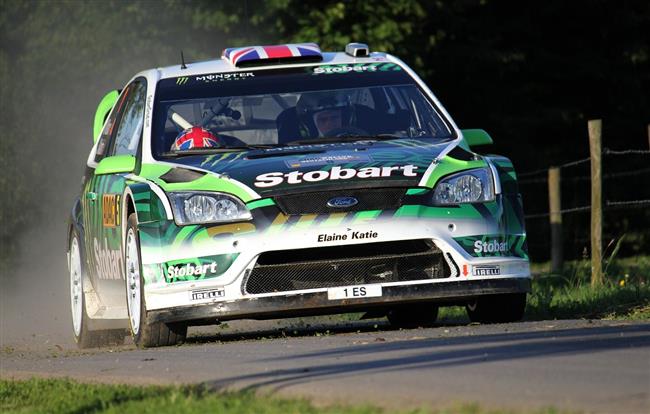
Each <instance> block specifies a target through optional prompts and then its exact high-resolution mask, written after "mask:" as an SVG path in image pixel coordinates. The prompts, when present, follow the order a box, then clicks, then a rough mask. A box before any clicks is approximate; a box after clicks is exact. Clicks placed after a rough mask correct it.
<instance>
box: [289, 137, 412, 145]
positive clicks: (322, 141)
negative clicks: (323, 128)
mask: <svg viewBox="0 0 650 414" xmlns="http://www.w3.org/2000/svg"><path fill="white" fill-rule="evenodd" d="M400 138H402V137H400V136H399V135H393V134H377V135H339V136H335V137H320V138H313V139H301V140H298V141H291V142H287V145H309V144H325V143H329V142H354V141H387V140H391V139H400Z"/></svg>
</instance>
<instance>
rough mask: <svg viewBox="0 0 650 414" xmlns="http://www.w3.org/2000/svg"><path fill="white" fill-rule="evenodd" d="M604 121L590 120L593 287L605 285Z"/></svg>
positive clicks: (588, 124)
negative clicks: (602, 164) (602, 162)
mask: <svg viewBox="0 0 650 414" xmlns="http://www.w3.org/2000/svg"><path fill="white" fill-rule="evenodd" d="M602 126H603V124H602V120H600V119H595V120H590V121H589V122H588V123H587V129H588V130H589V153H590V156H591V286H592V287H596V286H600V285H602V284H603V268H602V265H603V251H602V249H603V244H602V238H603V205H602V169H601V159H602V150H601V136H602Z"/></svg>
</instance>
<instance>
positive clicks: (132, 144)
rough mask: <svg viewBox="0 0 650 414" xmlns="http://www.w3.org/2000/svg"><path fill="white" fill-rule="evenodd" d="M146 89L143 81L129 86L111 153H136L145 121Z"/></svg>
mask: <svg viewBox="0 0 650 414" xmlns="http://www.w3.org/2000/svg"><path fill="white" fill-rule="evenodd" d="M146 89H147V88H146V84H145V83H144V82H143V81H135V82H134V83H133V84H132V85H131V86H129V95H128V96H127V97H126V101H125V104H124V110H123V112H122V115H121V116H120V120H119V123H118V126H117V132H116V134H115V139H114V142H115V144H114V145H113V149H112V151H111V155H135V154H136V152H137V150H138V144H139V143H140V137H141V136H142V124H143V123H144V108H145V105H144V102H145V95H146Z"/></svg>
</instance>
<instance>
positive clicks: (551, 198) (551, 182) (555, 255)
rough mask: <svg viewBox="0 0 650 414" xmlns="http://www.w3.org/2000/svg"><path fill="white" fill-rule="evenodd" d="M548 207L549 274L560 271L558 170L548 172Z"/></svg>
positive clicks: (560, 221)
mask: <svg viewBox="0 0 650 414" xmlns="http://www.w3.org/2000/svg"><path fill="white" fill-rule="evenodd" d="M548 206H549V212H550V213H551V214H550V217H549V220H550V224H551V272H552V273H560V272H561V271H562V264H563V263H562V260H563V257H562V256H563V255H562V213H560V210H562V199H561V197H560V168H559V167H551V168H550V169H549V170H548Z"/></svg>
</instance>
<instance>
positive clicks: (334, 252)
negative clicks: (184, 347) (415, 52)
mask: <svg viewBox="0 0 650 414" xmlns="http://www.w3.org/2000/svg"><path fill="white" fill-rule="evenodd" d="M94 129H95V130H94V138H95V141H94V145H93V148H92V150H91V152H90V154H89V156H88V161H87V168H86V172H85V176H84V179H83V184H82V189H81V194H80V196H79V198H78V200H77V201H76V202H75V203H74V206H73V208H72V212H71V216H70V224H69V230H68V234H67V240H68V246H69V247H68V258H69V269H70V302H71V308H72V322H73V330H74V336H75V339H76V340H77V342H78V343H79V345H80V346H82V347H86V346H96V345H101V344H104V343H108V342H120V341H123V340H124V337H125V335H126V334H127V330H128V331H129V332H130V333H131V335H132V336H133V338H134V341H135V343H136V344H137V345H138V346H141V347H149V346H161V345H171V344H175V343H178V342H180V341H182V340H183V339H184V338H185V336H186V333H187V327H188V325H201V324H216V323H218V322H220V321H226V320H232V319H242V318H253V319H267V318H282V317H291V316H305V315H317V314H332V313H343V312H362V311H365V312H368V313H369V314H370V315H373V316H377V317H379V316H387V317H388V319H389V321H390V322H391V323H393V324H395V325H421V324H428V323H432V322H434V321H435V319H436V316H437V311H438V307H439V306H447V305H465V306H466V307H467V311H468V314H469V317H470V318H471V320H473V321H480V322H485V323H489V322H507V321H515V320H519V319H520V318H521V317H522V315H523V312H524V308H525V304H526V293H527V292H529V291H530V286H531V283H530V281H531V279H530V269H529V261H528V255H527V247H526V234H525V229H524V219H523V211H522V203H521V196H520V195H519V192H518V188H517V181H516V176H515V172H514V169H513V166H512V163H511V162H510V161H509V160H508V159H507V158H504V157H501V156H496V155H489V156H484V155H479V154H477V153H475V152H474V148H475V146H478V145H482V144H489V143H491V142H492V140H491V138H490V137H489V135H488V134H487V133H486V132H485V131H483V130H460V129H458V127H457V126H456V125H455V124H454V122H453V121H452V119H451V117H450V116H449V114H447V112H446V111H445V109H444V108H443V107H442V105H441V104H440V103H439V102H438V100H437V99H436V97H435V96H434V95H433V93H432V92H431V91H430V90H429V88H428V87H427V85H425V83H424V82H423V81H422V80H421V79H420V78H419V77H418V76H417V75H416V74H415V73H414V72H413V71H412V70H411V69H410V68H409V67H408V66H406V65H405V64H404V63H403V62H402V61H400V60H399V59H397V58H396V57H394V56H391V55H389V54H386V53H375V52H373V53H370V51H369V49H368V47H367V46H366V45H364V44H359V43H352V44H349V45H347V46H346V48H345V52H338V53H322V52H321V51H320V49H319V48H318V46H317V45H315V44H313V43H309V44H290V45H276V46H251V47H245V48H232V49H226V50H225V51H224V52H223V56H222V58H221V59H216V60H210V61H205V62H199V63H191V64H187V65H186V64H185V63H183V64H181V65H177V66H172V67H166V68H159V69H151V70H147V71H144V72H141V73H139V74H137V75H136V76H135V77H134V78H133V79H131V80H130V81H129V82H128V84H127V85H126V86H125V87H124V88H123V89H122V90H121V92H118V91H112V92H110V93H108V94H107V95H106V96H105V97H104V99H103V100H102V101H101V103H100V105H99V107H98V109H97V112H96V115H95V126H94Z"/></svg>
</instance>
